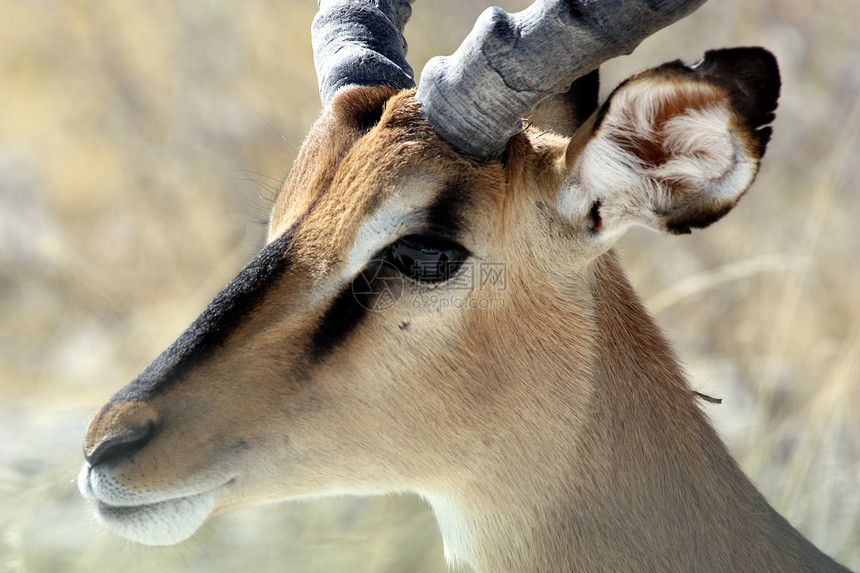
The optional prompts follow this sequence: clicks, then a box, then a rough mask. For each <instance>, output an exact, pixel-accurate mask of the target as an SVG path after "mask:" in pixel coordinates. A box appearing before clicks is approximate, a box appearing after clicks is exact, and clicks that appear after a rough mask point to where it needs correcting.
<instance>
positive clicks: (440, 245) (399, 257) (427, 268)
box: [384, 235, 469, 284]
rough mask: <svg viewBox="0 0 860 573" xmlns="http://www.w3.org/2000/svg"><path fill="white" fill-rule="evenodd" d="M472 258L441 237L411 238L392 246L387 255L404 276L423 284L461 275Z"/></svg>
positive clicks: (385, 255)
mask: <svg viewBox="0 0 860 573" xmlns="http://www.w3.org/2000/svg"><path fill="white" fill-rule="evenodd" d="M467 258H469V251H468V250H467V249H466V247H464V246H462V245H460V244H459V243H455V242H454V241H449V240H447V239H441V238H437V237H431V236H426V235H409V236H406V237H402V238H400V239H398V240H397V241H395V242H394V243H392V244H391V245H390V246H389V247H388V249H386V251H385V254H384V259H385V261H386V262H387V263H390V264H391V265H393V266H394V267H395V268H396V269H397V270H398V271H399V272H400V273H401V274H403V275H405V276H407V277H409V278H411V279H413V280H416V281H418V282H423V283H431V284H432V283H441V282H444V281H447V280H448V279H449V278H451V277H452V276H454V275H455V274H457V271H458V270H460V267H462V266H463V262H464V261H465V260H466V259H467Z"/></svg>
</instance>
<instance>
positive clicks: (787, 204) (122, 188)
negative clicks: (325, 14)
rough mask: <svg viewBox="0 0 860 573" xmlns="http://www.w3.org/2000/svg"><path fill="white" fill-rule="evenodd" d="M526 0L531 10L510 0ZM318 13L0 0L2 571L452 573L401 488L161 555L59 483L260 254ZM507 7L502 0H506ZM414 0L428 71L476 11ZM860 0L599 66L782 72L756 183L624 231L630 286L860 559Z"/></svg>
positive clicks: (807, 517) (758, 457) (298, 123)
mask: <svg viewBox="0 0 860 573" xmlns="http://www.w3.org/2000/svg"><path fill="white" fill-rule="evenodd" d="M522 3H523V2H519V4H520V5H521V4H522ZM314 4H315V3H313V2H302V3H298V2H291V1H287V2H284V1H281V2H253V3H250V2H249V3H238V2H237V3H226V2H216V1H207V2H194V3H171V2H166V1H155V2H146V3H142V2H138V3H132V2H111V3H97V2H84V1H70V2H63V3H56V4H55V3H45V2H26V3H25V2H6V3H2V4H0V114H2V115H0V393H2V402H0V429H2V435H3V436H4V440H3V441H2V443H0V507H2V511H0V571H3V570H6V571H28V572H42V571H45V572H47V571H92V570H106V571H110V570H117V571H119V570H123V571H156V570H157V571H167V572H170V571H233V570H238V569H240V568H243V569H247V570H254V571H267V570H283V569H284V567H285V564H289V566H288V567H287V568H288V570H291V571H302V572H311V571H320V572H322V571H441V570H444V565H443V562H442V557H441V548H440V541H439V539H438V535H437V533H436V531H435V525H434V524H433V521H432V516H431V515H430V514H429V513H428V510H427V509H426V508H425V507H424V506H423V505H422V504H421V503H419V502H418V501H417V500H416V499H414V498H412V497H399V498H398V497H392V498H383V499H374V500H355V499H338V500H328V501H320V502H315V503H309V504H304V505H290V506H277V507H268V508H261V509H256V510H248V511H245V512H239V513H236V514H232V515H227V516H224V517H220V518H217V519H214V520H213V521H212V522H211V523H210V524H209V525H208V526H206V528H205V530H204V531H202V532H201V533H199V534H198V535H197V536H196V537H195V538H194V539H192V540H191V541H189V542H187V543H185V544H183V545H180V546H177V547H171V548H165V549H151V548H142V547H138V546H134V545H131V544H128V543H125V542H122V541H119V540H117V539H115V538H113V537H110V536H109V535H107V534H105V533H104V532H102V531H101V530H99V529H98V528H97V527H96V526H95V525H94V524H92V523H91V521H90V518H89V517H88V510H87V508H86V506H85V504H84V503H83V501H82V500H80V499H79V498H78V495H77V493H76V491H75V489H74V485H73V484H72V480H73V478H74V476H75V474H76V471H77V467H78V464H79V463H80V461H81V460H80V454H79V451H80V450H79V445H78V444H79V441H80V437H81V435H82V433H83V430H84V427H85V425H86V422H87V420H88V418H89V417H90V415H91V414H92V413H93V411H94V410H95V408H97V407H98V406H99V405H100V403H101V402H102V401H103V400H104V399H105V398H106V397H107V396H108V395H109V394H110V393H111V392H113V391H114V390H116V389H117V388H119V387H120V386H121V385H122V384H124V383H125V381H127V380H128V379H130V378H131V377H132V376H133V375H134V374H135V373H136V372H137V371H138V370H139V369H140V368H142V367H143V366H144V365H145V364H146V363H147V362H148V361H149V360H150V359H151V358H152V357H154V356H155V355H156V354H157V353H158V352H159V351H160V350H161V349H162V348H163V347H164V346H165V345H166V344H167V343H169V342H170V341H171V340H172V339H173V338H174V337H175V336H176V335H177V334H178V333H179V332H180V331H181V330H182V328H184V326H186V324H187V323H188V322H189V321H190V320H191V319H192V318H194V316H195V315H196V314H197V312H198V311H199V310H200V309H201V308H202V307H203V306H204V305H205V303H206V302H207V301H208V299H209V298H210V297H211V296H212V295H213V294H214V293H215V292H216V291H217V290H218V289H219V288H220V286H221V285H223V284H224V283H225V282H226V281H227V280H228V279H229V278H230V277H231V276H232V275H233V274H234V273H235V271H236V270H237V269H238V268H239V267H240V266H241V265H242V264H243V263H244V262H245V261H246V260H247V259H248V257H249V256H250V255H251V254H252V253H254V252H255V251H256V249H257V248H259V246H260V245H261V242H262V239H263V235H264V231H263V228H262V226H261V225H258V224H255V223H254V221H257V220H262V219H265V217H266V214H267V213H266V211H267V209H268V205H269V201H270V198H271V196H272V193H273V190H274V188H276V187H277V185H278V183H279V181H280V180H281V179H282V177H283V176H284V173H285V172H286V170H288V169H289V166H290V164H291V162H292V160H293V158H294V157H295V150H296V149H297V148H298V146H299V145H300V143H301V140H302V138H303V136H304V134H305V133H306V131H307V128H308V127H309V125H310V124H311V122H312V121H313V119H314V117H315V116H316V114H317V112H318V110H319V100H318V96H317V94H316V80H315V78H314V75H313V66H312V64H311V54H310V46H309V25H310V19H311V18H312V17H313V13H314V10H315V5H314ZM503 4H504V6H505V7H508V8H513V7H515V6H516V4H515V3H513V2H510V3H503ZM485 6H486V4H485V3H483V2H481V3H478V2H455V1H454V0H446V1H441V0H433V1H432V2H431V1H430V0H422V1H421V2H418V3H417V4H416V6H415V16H414V18H413V22H412V24H411V26H410V28H409V31H408V37H409V40H410V44H411V50H410V61H411V62H412V64H413V66H414V67H415V69H416V70H420V69H421V68H422V67H423V64H424V62H425V61H426V60H427V58H428V57H429V56H431V55H433V54H435V53H450V52H451V51H452V50H453V49H454V48H455V47H456V45H457V43H458V42H459V39H460V38H462V36H463V35H464V34H465V32H466V31H467V30H468V29H469V28H470V27H471V22H472V21H474V17H475V15H476V14H477V13H479V12H480V11H481V10H482V9H483V8H484V7H485ZM858 24H860V3H857V2H844V1H842V0H830V1H823V0H822V1H818V2H807V1H805V0H796V1H788V0H786V1H777V0H772V1H769V2H764V1H759V2H752V1H747V2H740V1H735V0H731V1H730V0H720V1H718V2H717V1H714V2H711V4H710V5H708V6H706V7H705V8H703V9H701V10H700V11H699V12H698V13H696V14H695V15H693V16H692V17H691V18H689V19H687V20H686V21H684V22H682V23H680V24H679V25H677V26H675V27H673V28H672V29H670V30H667V31H664V32H661V33H660V34H658V35H657V36H656V37H654V38H652V39H650V40H649V41H647V42H646V43H645V44H643V46H642V47H641V48H640V49H639V50H638V51H637V53H636V54H635V55H634V56H632V57H629V58H624V59H622V60H618V61H616V62H612V63H611V64H609V65H608V66H606V70H605V74H604V78H605V79H604V86H606V88H607V89H608V88H610V87H611V86H612V85H613V84H614V83H615V82H616V81H618V80H619V79H621V78H623V77H624V76H625V75H627V74H629V73H631V72H633V71H638V70H640V69H642V68H644V67H647V66H650V65H654V64H658V63H661V62H662V61H665V60H667V59H674V58H677V57H682V58H684V59H686V60H688V61H691V60H695V59H697V58H698V57H699V56H700V55H701V53H702V52H703V51H704V50H706V49H709V48H712V47H719V46H727V45H754V44H757V45H764V46H767V47H769V48H770V49H771V50H773V51H774V52H775V53H776V54H777V56H778V58H779V60H780V62H781V67H782V71H783V79H784V88H783V97H782V100H781V105H780V111H779V117H778V120H777V123H776V125H775V136H774V141H773V142H772V144H771V147H770V149H769V151H768V156H767V157H766V158H765V164H764V167H763V170H762V173H761V174H760V176H759V179H758V181H757V183H756V185H755V187H754V188H753V190H752V192H751V193H750V194H749V196H748V197H747V198H745V199H744V201H743V202H742V203H741V204H740V206H739V207H738V208H737V209H736V210H735V211H734V212H733V213H732V215H731V216H730V217H728V218H727V219H726V221H724V222H721V223H720V224H719V225H717V226H715V227H714V228H713V229H711V230H709V231H708V232H703V233H698V234H695V235H693V236H692V237H685V238H680V239H679V238H675V237H662V236H657V235H655V234H649V233H646V232H638V231H637V232H634V233H631V235H630V236H629V237H628V238H626V239H625V240H624V242H623V244H622V245H621V248H622V249H623V251H624V254H625V260H626V263H627V267H628V269H629V271H630V273H631V275H632V278H633V280H634V283H635V284H637V285H638V286H639V288H640V291H641V293H642V294H643V296H644V298H645V299H646V301H648V302H649V304H650V305H651V308H652V310H653V311H654V312H655V313H656V314H657V318H658V320H659V321H660V322H661V324H663V325H664V326H665V327H666V328H667V329H668V330H669V332H670V335H671V336H672V338H673V339H674V340H675V341H676V342H677V346H678V350H679V353H680V354H681V356H682V357H683V358H684V360H685V361H686V363H687V364H688V367H689V370H690V372H691V375H692V379H693V381H694V385H695V386H696V387H697V388H699V389H700V390H702V391H703V392H705V393H707V394H711V395H716V396H722V397H723V398H724V399H725V400H724V403H723V404H722V405H720V406H710V407H709V408H710V411H711V412H712V415H713V416H714V418H715V420H716V421H717V423H718V424H719V426H720V428H721V431H722V432H723V435H724V436H725V437H726V439H727V441H728V442H729V444H730V446H731V447H732V449H733V451H734V452H735V453H736V454H737V456H738V457H739V459H740V460H741V462H742V464H743V465H744V467H745V468H746V469H747V471H748V472H749V473H750V474H751V476H752V477H753V478H754V480H755V481H756V482H757V483H758V484H759V486H760V487H761V488H762V490H763V491H764V492H765V493H766V495H767V496H768V497H769V498H770V499H771V500H772V501H773V503H774V504H775V505H776V506H777V508H778V509H780V510H781V511H782V512H783V513H784V514H785V515H786V516H787V517H788V518H789V519H790V520H791V521H792V522H793V523H795V524H796V525H797V526H798V527H799V528H800V529H801V530H802V531H804V532H805V533H806V534H807V535H808V536H809V537H811V538H812V539H813V540H814V541H815V542H816V543H817V544H818V545H819V546H821V547H822V548H823V549H825V550H826V551H827V552H829V553H831V554H833V555H836V556H838V557H839V558H840V559H841V560H842V561H844V562H845V563H847V564H849V565H850V566H853V567H854V568H860V541H858V540H860V494H858V490H860V415H858V414H860V364H858V362H860V359H859V358H858V357H860V289H858V285H860V229H859V228H858V222H860V198H858V195H857V189H858V188H860V169H858V167H857V164H856V158H857V157H858V156H860V148H859V147H860V146H858V133H860V104H858V101H860V100H858V98H857V94H858V93H860V66H858V62H860V42H858V39H857V38H858V36H857V34H856V30H857V29H858Z"/></svg>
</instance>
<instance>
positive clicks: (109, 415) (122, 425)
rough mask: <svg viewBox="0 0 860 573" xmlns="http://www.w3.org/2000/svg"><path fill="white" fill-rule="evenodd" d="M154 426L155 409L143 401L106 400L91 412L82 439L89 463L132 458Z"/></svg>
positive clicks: (156, 425) (155, 425)
mask: <svg viewBox="0 0 860 573" xmlns="http://www.w3.org/2000/svg"><path fill="white" fill-rule="evenodd" d="M157 428H158V421H157V418H156V416H155V412H154V411H153V410H152V408H151V407H150V406H149V405H147V404H146V403H144V402H138V401H129V402H109V403H107V404H106V405H105V406H104V407H103V408H102V409H101V410H100V411H99V412H98V414H96V415H95V417H94V418H93V420H92V421H91V422H90V426H89V428H88V429H87V434H86V437H85V438H84V457H85V458H86V460H87V463H89V464H90V466H96V465H98V464H104V463H108V462H119V461H122V460H128V459H131V458H132V457H134V456H135V455H136V454H137V453H138V452H139V451H141V450H142V449H143V448H144V447H146V445H147V444H148V443H149V442H150V440H152V437H153V436H154V435H155V434H156V432H157Z"/></svg>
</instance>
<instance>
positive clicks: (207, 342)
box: [111, 227, 295, 402]
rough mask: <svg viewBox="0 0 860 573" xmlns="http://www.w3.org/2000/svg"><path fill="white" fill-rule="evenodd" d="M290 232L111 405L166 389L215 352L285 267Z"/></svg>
mask: <svg viewBox="0 0 860 573" xmlns="http://www.w3.org/2000/svg"><path fill="white" fill-rule="evenodd" d="M294 230H295V227H293V228H292V229H290V230H288V231H287V232H285V233H284V234H283V235H281V236H280V237H279V238H278V239H277V240H275V241H273V242H272V243H270V244H269V245H267V246H266V247H265V248H264V249H263V250H262V251H261V252H260V253H259V254H258V255H257V256H256V257H254V258H253V259H252V260H251V262H249V263H248V264H247V265H246V266H245V268H243V269H242V270H241V271H239V274H238V275H236V276H235V277H234V278H233V280H231V281H230V282H229V283H228V284H227V286H226V287H224V290H222V291H221V292H220V293H218V295H217V296H216V297H215V298H214V299H213V300H212V302H210V303H209V305H208V306H207V307H206V308H205V309H204V310H203V312H202V313H201V314H200V316H199V317H197V319H196V320H195V321H194V322H192V323H191V326H189V327H188V328H187V329H186V330H185V332H184V333H182V335H180V337H179V338H177V339H176V340H175V341H174V342H173V344H171V345H170V346H168V347H167V349H166V350H165V351H164V352H162V353H161V355H160V356H159V357H158V358H156V359H155V360H154V361H152V363H151V364H150V365H149V366H147V367H146V368H145V369H144V370H143V372H141V373H140V374H139V375H138V376H137V377H136V378H135V379H134V380H132V381H131V382H130V383H129V384H128V385H126V386H125V387H124V388H122V389H121V390H119V392H117V393H116V394H114V395H113V397H112V398H111V401H113V402H120V401H125V400H147V399H150V398H152V397H153V396H155V395H156V394H158V393H159V392H162V391H164V390H165V389H166V388H169V387H170V386H171V385H173V384H174V383H175V382H176V381H177V380H179V379H180V378H181V377H182V375H183V374H184V373H185V372H187V371H188V370H189V369H190V368H192V367H193V366H194V365H195V364H198V363H199V362H200V361H201V360H203V359H204V358H205V357H206V356H207V355H208V354H209V353H210V352H211V351H212V350H213V349H215V348H217V347H218V346H219V345H220V344H221V343H222V342H223V341H224V340H225V339H226V337H227V336H229V334H230V333H231V332H233V331H234V330H235V328H236V327H237V326H238V325H239V323H240V322H241V321H242V318H243V317H245V316H247V315H248V314H249V313H250V312H251V311H252V310H253V309H254V307H256V306H257V304H259V303H260V301H261V300H262V299H263V296H264V295H265V294H266V292H268V290H269V289H270V288H271V286H272V285H273V284H274V283H275V281H276V279H277V278H278V277H279V276H281V275H283V274H284V272H286V271H287V269H289V267H290V261H289V250H290V244H291V241H292V237H293V232H294Z"/></svg>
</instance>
